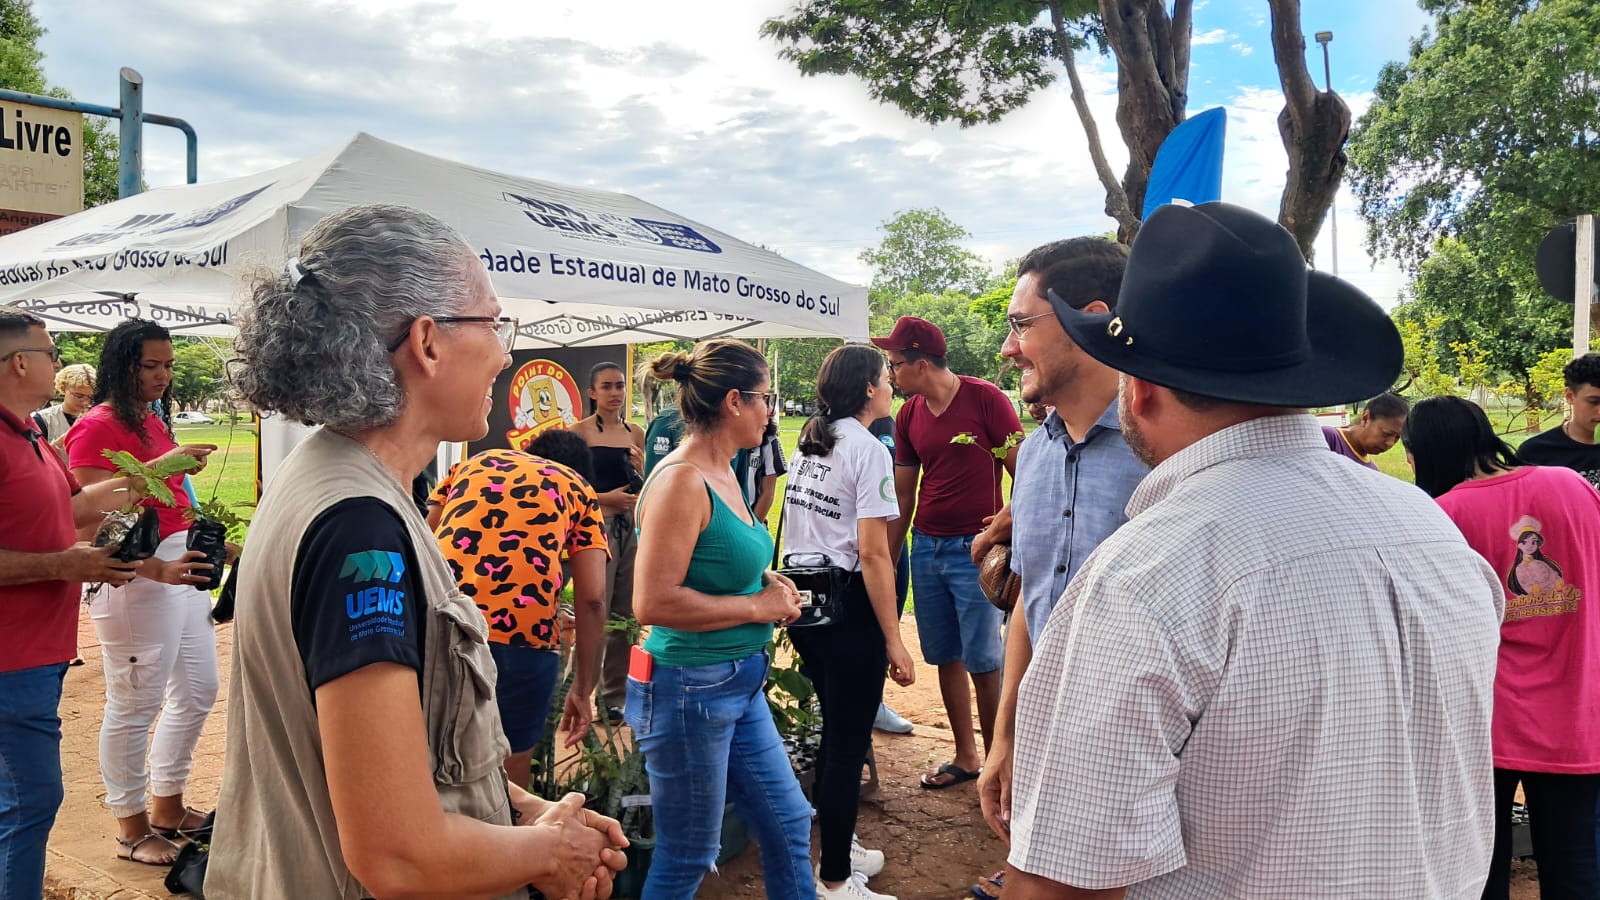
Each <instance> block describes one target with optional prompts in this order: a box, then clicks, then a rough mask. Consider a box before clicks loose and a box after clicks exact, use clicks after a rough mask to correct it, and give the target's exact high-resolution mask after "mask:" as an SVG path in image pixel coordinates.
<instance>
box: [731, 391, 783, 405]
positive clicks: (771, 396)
mask: <svg viewBox="0 0 1600 900" xmlns="http://www.w3.org/2000/svg"><path fill="white" fill-rule="evenodd" d="M739 393H741V394H743V395H745V396H746V397H760V398H761V399H762V400H765V401H766V402H767V409H774V408H776V407H777V405H778V394H777V392H776V391H740V392H739Z"/></svg>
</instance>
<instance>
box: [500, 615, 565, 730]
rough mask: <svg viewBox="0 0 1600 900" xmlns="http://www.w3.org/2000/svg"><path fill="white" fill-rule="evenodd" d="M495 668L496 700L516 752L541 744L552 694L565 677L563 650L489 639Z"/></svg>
mask: <svg viewBox="0 0 1600 900" xmlns="http://www.w3.org/2000/svg"><path fill="white" fill-rule="evenodd" d="M489 652H490V653H491V654H493V656H494V664H495V668H497V669H499V670H500V676H499V678H498V679H497V680H496V681H495V687H494V696H495V702H496V703H498V704H499V705H500V727H501V728H502V729H503V730H504V731H505V733H506V740H507V741H509V742H510V743H511V752H512V753H523V752H525V751H528V750H532V749H533V748H534V747H536V746H538V744H539V739H540V738H542V737H544V723H545V721H546V720H547V719H549V718H550V697H551V695H552V694H554V693H555V690H556V682H557V681H558V680H559V679H560V677H561V654H560V653H557V652H556V651H554V650H543V649H539V648H535V647H513V646H511V645H510V644H498V643H495V642H494V641H490V642H489Z"/></svg>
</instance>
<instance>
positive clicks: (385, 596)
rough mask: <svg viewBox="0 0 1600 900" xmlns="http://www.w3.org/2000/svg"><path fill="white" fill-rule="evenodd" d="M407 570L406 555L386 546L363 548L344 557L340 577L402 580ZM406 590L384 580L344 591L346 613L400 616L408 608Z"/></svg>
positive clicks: (367, 580)
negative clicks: (386, 585) (385, 547)
mask: <svg viewBox="0 0 1600 900" xmlns="http://www.w3.org/2000/svg"><path fill="white" fill-rule="evenodd" d="M405 572H406V563H405V559H404V557H402V556H401V555H400V554H398V553H391V552H388V551H384V550H363V551H361V552H360V553H352V554H350V555H349V556H346V557H345V558H344V566H343V567H341V568H340V569H339V578H340V579H346V578H348V579H350V581H352V582H353V583H355V584H356V585H362V584H371V583H372V582H375V581H387V582H389V583H391V584H398V583H399V582H400V576H402V575H404V574H405ZM405 599H406V594H405V591H401V590H396V589H395V588H388V587H384V586H383V585H381V584H378V585H373V586H372V587H368V588H365V589H358V590H355V591H352V592H351V593H348V594H345V595H344V611H345V615H347V616H349V617H350V618H351V619H360V618H363V617H366V616H372V615H384V616H398V615H400V614H401V613H403V612H404V611H405Z"/></svg>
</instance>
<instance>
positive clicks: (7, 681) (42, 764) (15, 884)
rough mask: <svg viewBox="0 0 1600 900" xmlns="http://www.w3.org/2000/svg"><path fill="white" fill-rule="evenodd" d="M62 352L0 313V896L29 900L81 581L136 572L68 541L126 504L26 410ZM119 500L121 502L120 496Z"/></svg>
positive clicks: (38, 878)
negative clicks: (68, 459)
mask: <svg viewBox="0 0 1600 900" xmlns="http://www.w3.org/2000/svg"><path fill="white" fill-rule="evenodd" d="M60 368H61V361H60V355H59V353H58V351H57V350H56V348H55V344H54V343H53V342H52V341H51V340H50V335H49V334H48V333H47V332H46V331H45V327H44V320H43V319H40V318H39V317H37V316H34V315H30V314H28V313H23V312H19V311H16V310H10V309H0V896H4V897H38V896H40V895H41V894H42V893H43V890H44V887H43V882H44V848H45V840H46V838H48V837H49V835H50V826H51V825H53V824H54V823H55V818H56V810H57V808H58V807H60V805H61V797H62V788H61V719H60V717H59V715H58V713H57V707H58V706H60V703H61V682H62V678H63V676H64V675H65V674H66V671H67V661H68V660H70V659H72V657H73V656H74V655H76V653H77V637H78V594H79V591H80V588H81V584H82V582H86V581H88V582H96V581H102V582H106V583H109V584H124V583H126V582H128V581H129V580H131V579H132V578H133V574H134V569H133V566H132V565H130V564H128V563H123V562H118V561H117V560H114V559H112V558H111V556H110V551H109V550H106V549H95V548H93V547H90V546H88V545H87V544H80V543H76V527H77V526H78V525H82V524H88V523H90V522H93V521H94V520H95V519H96V518H97V517H98V515H99V513H100V512H101V511H103V510H105V509H109V508H112V507H113V506H115V505H117V499H118V498H120V497H125V496H126V493H125V492H126V491H127V489H128V485H127V481H126V479H121V478H117V479H112V480H110V481H105V482H102V483H101V484H98V485H95V486H94V488H93V489H91V490H88V491H85V490H83V489H82V488H80V487H79V486H78V483H77V481H75V480H74V479H73V478H72V476H71V475H69V474H68V473H67V470H66V466H65V465H64V464H63V463H62V462H61V458H60V457H59V456H57V455H56V453H55V451H53V450H52V449H51V448H50V445H49V444H48V443H47V442H46V441H45V439H44V436H43V435H41V434H39V432H38V431H37V430H36V429H35V427H34V422H33V420H32V419H31V418H30V417H29V416H28V413H29V412H31V411H33V410H35V409H38V408H39V407H40V406H41V405H43V404H45V403H47V402H49V401H50V399H51V397H53V396H54V395H55V373H56V371H57V370H58V369H60ZM119 492H123V493H119Z"/></svg>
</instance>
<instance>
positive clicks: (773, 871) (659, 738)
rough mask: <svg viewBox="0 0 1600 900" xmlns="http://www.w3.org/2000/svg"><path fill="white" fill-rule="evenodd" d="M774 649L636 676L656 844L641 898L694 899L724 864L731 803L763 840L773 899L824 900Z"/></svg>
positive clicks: (632, 686) (629, 709) (637, 726)
mask: <svg viewBox="0 0 1600 900" xmlns="http://www.w3.org/2000/svg"><path fill="white" fill-rule="evenodd" d="M766 679H767V655H766V653H765V652H762V653H756V654H753V655H751V656H747V657H745V658H744V659H741V660H738V661H737V662H724V663H713V664H711V665H707V666H685V667H680V666H664V665H659V664H658V665H657V666H656V667H655V672H654V674H653V675H652V676H651V678H650V681H649V682H648V683H646V682H641V681H636V680H634V679H633V678H629V679H628V700H627V706H626V708H625V710H624V713H623V715H624V718H626V720H627V722H628V725H629V726H630V727H631V728H632V729H633V732H634V734H635V736H637V737H638V739H639V749H640V750H641V751H643V752H644V759H645V771H646V772H648V773H649V775H650V796H651V800H652V805H653V807H654V812H655V823H656V846H655V853H654V855H653V856H652V857H651V860H650V874H649V875H648V876H647V877H646V878H645V883H644V893H643V894H642V895H641V900H691V898H693V897H694V896H695V893H696V892H697V891H698V890H699V888H700V882H701V881H702V880H703V879H704V878H705V874H706V872H707V871H708V870H710V869H711V868H712V867H713V866H714V865H715V863H716V858H717V850H718V848H719V845H720V844H721V841H722V811H723V807H724V806H725V805H726V804H727V802H728V801H729V800H732V801H733V805H734V808H735V809H736V810H737V811H738V813H739V815H740V817H741V818H743V819H744V820H745V822H746V823H747V824H748V825H749V826H750V830H751V832H752V833H753V834H754V835H755V838H756V841H757V842H758V843H759V844H760V845H761V869H762V876H763V879H764V880H765V882H766V892H767V896H768V897H769V898H772V900H801V898H804V900H815V898H816V882H815V881H814V880H813V878H812V873H811V807H810V806H809V805H808V804H807V803H806V798H805V794H803V793H801V791H800V783H799V782H798V781H796V780H795V777H794V769H793V768H792V767H791V766H790V765H789V757H788V754H786V753H785V752H784V749H783V741H782V740H781V739H780V738H779V737H778V729H777V728H776V727H775V726H774V725H773V724H772V713H771V711H770V710H769V709H768V708H767V698H766V694H765V693H764V692H763V690H762V688H763V686H764V685H765V684H766Z"/></svg>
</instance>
